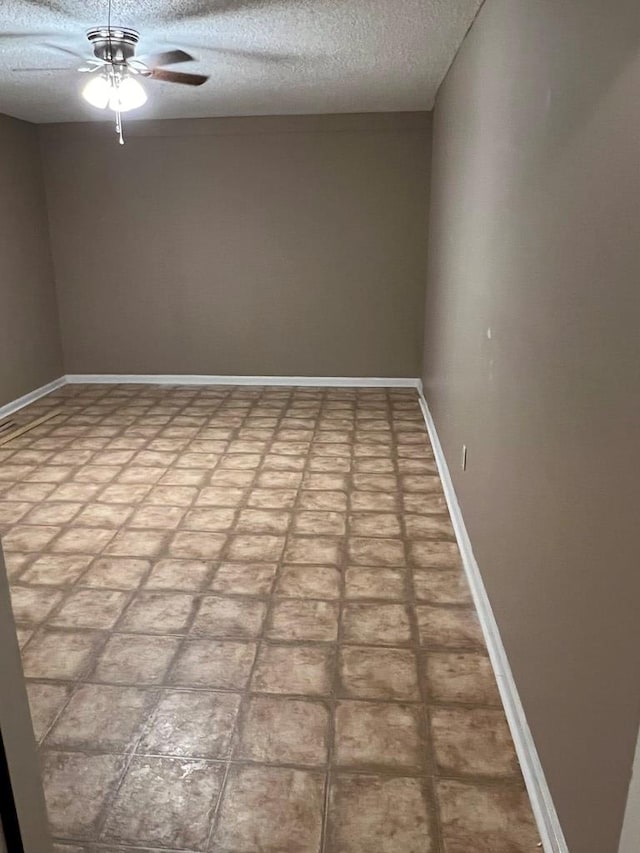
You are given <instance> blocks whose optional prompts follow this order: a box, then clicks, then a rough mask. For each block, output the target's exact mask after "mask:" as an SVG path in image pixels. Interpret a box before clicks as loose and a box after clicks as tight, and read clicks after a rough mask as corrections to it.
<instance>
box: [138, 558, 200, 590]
mask: <svg viewBox="0 0 640 853" xmlns="http://www.w3.org/2000/svg"><path fill="white" fill-rule="evenodd" d="M211 572H212V569H211V565H210V563H206V562H204V561H203V560H159V561H158V562H157V563H155V564H154V566H153V568H152V569H151V571H150V572H149V575H148V577H147V578H146V580H145V582H144V587H145V589H184V590H198V589H203V588H204V587H205V586H206V585H207V582H208V580H209V576H210V575H211Z"/></svg>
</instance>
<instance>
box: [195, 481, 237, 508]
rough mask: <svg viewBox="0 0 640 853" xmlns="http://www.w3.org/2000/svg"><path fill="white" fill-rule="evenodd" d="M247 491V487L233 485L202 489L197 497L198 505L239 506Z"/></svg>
mask: <svg viewBox="0 0 640 853" xmlns="http://www.w3.org/2000/svg"><path fill="white" fill-rule="evenodd" d="M246 493H247V489H238V488H234V487H232V486H216V487H211V488H205V489H200V491H199V492H198V497H197V498H196V505H197V506H219V507H231V508H233V507H237V506H239V505H240V504H241V503H242V501H243V500H244V497H245V495H246Z"/></svg>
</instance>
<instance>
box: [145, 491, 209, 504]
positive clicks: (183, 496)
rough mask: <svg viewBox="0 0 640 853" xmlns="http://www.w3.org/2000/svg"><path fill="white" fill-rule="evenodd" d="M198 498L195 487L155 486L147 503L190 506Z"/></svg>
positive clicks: (147, 498)
mask: <svg viewBox="0 0 640 853" xmlns="http://www.w3.org/2000/svg"><path fill="white" fill-rule="evenodd" d="M197 496H198V489H197V488H196V487H195V486H154V487H153V488H152V489H151V491H150V492H149V493H148V495H147V497H146V503H148V504H157V505H158V506H183V507H187V506H190V505H191V504H192V503H193V501H194V500H195V498H196V497H197Z"/></svg>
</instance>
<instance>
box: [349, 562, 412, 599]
mask: <svg viewBox="0 0 640 853" xmlns="http://www.w3.org/2000/svg"><path fill="white" fill-rule="evenodd" d="M345 596H346V598H352V599H367V598H369V599H380V600H384V599H387V600H401V599H403V598H405V597H406V591H405V572H404V571H403V570H402V569H385V568H381V567H378V566H375V567H373V568H368V567H366V566H350V567H349V568H348V569H347V571H346V572H345Z"/></svg>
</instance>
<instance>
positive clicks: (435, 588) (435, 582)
mask: <svg viewBox="0 0 640 853" xmlns="http://www.w3.org/2000/svg"><path fill="white" fill-rule="evenodd" d="M413 586H414V589H415V593H416V599H417V600H418V601H430V602H432V603H433V604H472V601H473V599H472V598H471V590H470V589H469V584H468V583H467V580H466V578H465V576H464V574H463V573H462V572H461V571H453V572H451V571H442V570H437V571H430V570H429V569H424V570H423V569H414V571H413Z"/></svg>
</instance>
